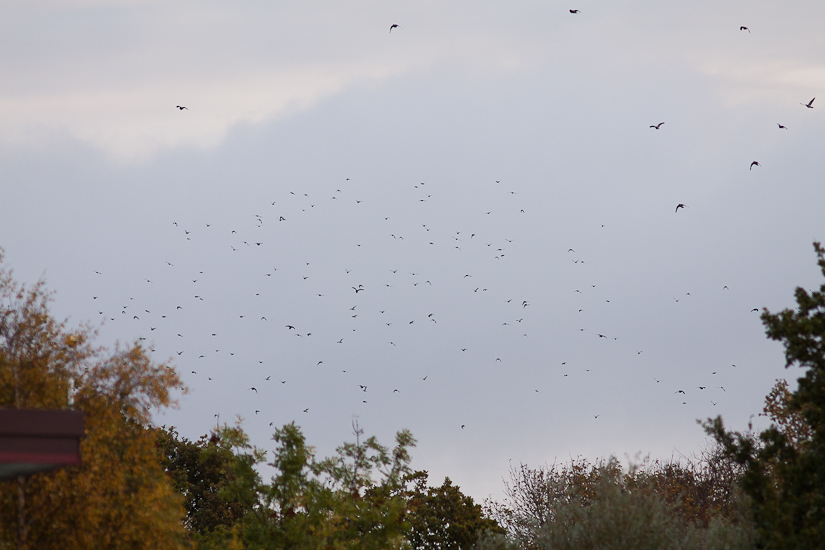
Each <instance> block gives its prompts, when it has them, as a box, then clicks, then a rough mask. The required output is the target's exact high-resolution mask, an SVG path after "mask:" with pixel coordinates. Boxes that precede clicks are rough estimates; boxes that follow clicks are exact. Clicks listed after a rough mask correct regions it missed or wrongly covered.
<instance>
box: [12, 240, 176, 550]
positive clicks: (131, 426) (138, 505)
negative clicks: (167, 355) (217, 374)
mask: <svg viewBox="0 0 825 550" xmlns="http://www.w3.org/2000/svg"><path fill="white" fill-rule="evenodd" d="M49 301H50V294H49V293H47V292H46V291H45V290H44V284H43V283H42V281H41V282H38V283H37V284H35V285H34V286H32V287H31V288H28V289H27V288H26V287H23V286H20V285H17V284H16V283H15V282H14V280H13V278H12V276H11V272H10V271H9V270H7V269H5V268H3V266H2V250H0V407H15V408H22V409H63V408H67V407H69V403H70V400H71V398H70V396H69V392H70V388H71V387H73V388H74V396H73V400H74V407H75V408H77V409H79V410H81V411H83V413H84V421H85V432H86V435H85V437H84V438H83V439H82V441H81V459H82V465H80V466H78V467H72V468H65V469H61V470H56V471H53V472H47V473H40V474H34V475H32V476H29V477H27V478H22V477H21V478H18V479H17V480H12V481H5V482H3V483H0V545H3V544H4V543H10V544H17V547H18V548H37V549H49V548H55V549H60V550H72V549H78V550H80V549H83V550H93V549H97V548H100V549H103V548H105V549H119V548H129V549H143V548H146V549H157V548H164V549H166V548H170V549H174V548H180V547H182V544H183V543H182V541H183V540H184V530H183V526H182V525H183V524H182V520H183V517H184V515H185V512H184V509H183V505H182V497H181V496H180V495H179V494H177V493H176V492H175V491H174V490H173V489H172V486H171V484H170V483H169V481H168V480H167V478H166V476H165V474H164V472H163V470H162V468H161V465H160V455H159V452H158V449H157V446H156V442H155V435H154V432H153V431H152V430H151V429H150V428H149V427H148V423H149V421H150V412H151V409H152V408H159V407H167V406H170V405H173V404H174V403H173V401H172V398H171V395H170V391H171V390H172V389H176V388H181V381H180V379H179V377H178V376H177V374H176V373H175V372H174V370H173V369H171V368H169V367H167V366H165V365H158V364H155V363H153V362H152V360H151V359H150V358H149V357H148V356H147V354H146V352H145V350H144V349H143V348H142V347H141V346H140V345H138V344H134V345H132V346H129V347H127V348H124V349H121V348H119V347H116V348H115V349H114V350H113V351H111V352H109V353H105V350H102V349H98V348H93V347H92V346H91V345H90V342H91V341H92V340H93V338H94V336H95V334H94V332H93V331H92V330H91V329H90V328H88V327H80V328H78V329H75V330H73V331H68V330H67V329H66V326H65V323H59V322H57V321H55V319H54V318H53V317H51V315H50V314H49V311H48V307H47V306H48V302H49ZM21 504H22V506H21Z"/></svg>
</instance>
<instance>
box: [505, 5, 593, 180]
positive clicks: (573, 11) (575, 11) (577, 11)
mask: <svg viewBox="0 0 825 550" xmlns="http://www.w3.org/2000/svg"><path fill="white" fill-rule="evenodd" d="M570 13H579V10H570ZM496 183H498V182H496Z"/></svg>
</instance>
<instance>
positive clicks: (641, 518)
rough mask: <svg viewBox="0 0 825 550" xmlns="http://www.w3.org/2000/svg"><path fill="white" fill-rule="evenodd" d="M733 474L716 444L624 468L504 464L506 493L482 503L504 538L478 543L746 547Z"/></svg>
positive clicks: (534, 547) (537, 548)
mask: <svg viewBox="0 0 825 550" xmlns="http://www.w3.org/2000/svg"><path fill="white" fill-rule="evenodd" d="M739 477H740V473H739V468H738V467H737V466H736V465H735V464H733V463H732V462H731V461H730V460H727V459H726V458H725V457H724V455H723V453H722V452H721V449H719V448H718V447H712V448H710V449H709V450H706V451H704V452H703V453H701V454H700V455H699V456H698V457H697V458H692V459H686V460H685V461H684V462H674V461H666V462H662V461H654V462H649V461H645V462H643V463H641V464H639V465H632V466H631V467H630V468H628V469H627V470H624V469H622V468H621V467H620V465H619V463H618V462H617V461H616V460H615V459H613V458H610V459H608V460H602V461H599V462H597V463H595V464H591V463H589V462H587V461H586V460H572V461H571V462H570V463H567V464H562V465H557V464H553V465H552V466H543V467H539V468H536V469H532V468H528V467H527V466H525V465H523V464H522V465H520V466H519V467H518V468H511V471H510V478H511V481H510V482H509V483H506V484H505V493H506V495H507V500H506V501H505V502H503V503H488V509H489V511H490V512H489V513H490V514H491V515H492V516H493V517H495V518H496V519H498V520H499V522H501V524H502V525H503V526H504V527H506V529H507V534H508V535H509V536H508V539H509V540H507V539H502V538H501V537H492V538H489V539H487V540H484V541H482V544H481V545H479V548H480V549H506V548H510V547H518V548H522V549H525V548H526V549H531V550H549V549H556V548H570V549H572V548H594V549H596V548H704V549H708V548H728V549H733V548H747V547H748V544H749V543H750V540H751V533H752V529H751V526H750V524H749V522H748V521H747V517H745V516H744V515H743V513H742V505H741V500H740V499H739V495H738V492H737V491H736V483H737V481H738V479H739Z"/></svg>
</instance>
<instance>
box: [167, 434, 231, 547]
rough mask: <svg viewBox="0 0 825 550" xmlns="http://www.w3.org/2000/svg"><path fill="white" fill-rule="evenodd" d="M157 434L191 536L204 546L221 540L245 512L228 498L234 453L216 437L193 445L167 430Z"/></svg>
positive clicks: (210, 437)
mask: <svg viewBox="0 0 825 550" xmlns="http://www.w3.org/2000/svg"><path fill="white" fill-rule="evenodd" d="M156 434H157V441H158V447H159V448H160V451H161V455H162V464H163V468H164V470H165V471H166V474H167V475H168V476H169V477H170V478H171V481H172V484H173V486H174V488H175V489H176V490H177V491H178V492H179V493H180V494H181V495H183V498H184V506H185V507H186V519H185V521H184V525H185V527H186V529H187V530H188V531H189V533H190V536H191V537H192V539H193V540H196V541H200V542H201V543H205V540H206V539H207V538H210V537H211V538H215V537H217V538H222V536H223V535H225V534H226V533H227V532H228V531H229V530H231V528H232V526H233V525H235V524H236V523H237V522H238V521H239V520H240V519H241V518H242V517H243V514H244V512H245V509H244V506H243V505H242V504H241V503H240V502H238V501H237V500H230V499H227V498H226V489H227V488H228V487H229V486H230V485H231V484H232V483H233V481H234V472H233V461H234V460H235V455H234V454H233V453H232V449H231V448H229V447H228V446H227V445H226V444H225V443H223V442H222V441H221V438H220V437H219V436H218V435H217V434H212V435H211V436H207V435H203V436H201V437H200V438H199V439H198V440H197V441H190V440H189V439H186V438H185V437H181V436H180V434H178V432H177V430H175V428H174V427H171V428H166V427H165V426H164V427H162V428H158V429H157V431H156ZM216 530H218V531H220V533H218V534H215V533H214V531H216Z"/></svg>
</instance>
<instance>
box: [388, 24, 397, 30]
mask: <svg viewBox="0 0 825 550" xmlns="http://www.w3.org/2000/svg"><path fill="white" fill-rule="evenodd" d="M397 28H398V25H396V24H395V23H393V24H392V25H390V32H392V30H393V29H397Z"/></svg>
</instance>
